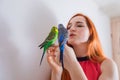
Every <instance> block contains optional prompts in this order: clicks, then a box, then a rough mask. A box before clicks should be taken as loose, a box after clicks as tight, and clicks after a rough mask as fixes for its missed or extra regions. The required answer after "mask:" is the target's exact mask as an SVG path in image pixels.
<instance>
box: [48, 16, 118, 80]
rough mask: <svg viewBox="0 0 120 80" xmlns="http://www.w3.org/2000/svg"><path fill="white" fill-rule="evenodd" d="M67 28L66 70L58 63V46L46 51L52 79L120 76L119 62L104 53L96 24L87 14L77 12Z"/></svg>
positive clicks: (100, 79) (92, 79) (95, 79)
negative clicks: (116, 62)
mask: <svg viewBox="0 0 120 80" xmlns="http://www.w3.org/2000/svg"><path fill="white" fill-rule="evenodd" d="M67 30H68V32H69V38H68V42H67V45H65V52H64V67H65V69H64V70H63V69H62V67H61V63H59V57H58V56H59V48H58V46H57V45H56V46H52V47H50V48H49V49H48V51H47V53H48V54H47V60H48V63H49V65H50V67H51V69H52V72H51V80H119V77H118V72H117V71H118V70H117V67H116V64H115V63H114V61H112V60H111V59H108V58H107V57H105V56H104V53H103V50H102V48H101V45H100V41H99V38H98V35H97V32H96V29H95V26H94V24H93V23H92V21H91V20H90V19H89V18H88V17H87V16H85V15H83V14H76V15H74V16H73V17H72V18H71V19H70V20H69V22H68V25H67Z"/></svg>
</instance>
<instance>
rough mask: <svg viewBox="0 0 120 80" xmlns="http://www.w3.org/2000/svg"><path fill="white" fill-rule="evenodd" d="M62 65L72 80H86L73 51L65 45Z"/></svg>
mask: <svg viewBox="0 0 120 80" xmlns="http://www.w3.org/2000/svg"><path fill="white" fill-rule="evenodd" d="M64 65H65V68H66V69H67V70H68V72H69V74H70V77H71V79H72V80H87V77H86V75H85V73H84V71H83V69H82V67H81V66H80V64H79V62H78V61H77V59H76V55H75V53H74V50H73V49H72V48H71V47H69V46H67V45H66V46H65V53H64Z"/></svg>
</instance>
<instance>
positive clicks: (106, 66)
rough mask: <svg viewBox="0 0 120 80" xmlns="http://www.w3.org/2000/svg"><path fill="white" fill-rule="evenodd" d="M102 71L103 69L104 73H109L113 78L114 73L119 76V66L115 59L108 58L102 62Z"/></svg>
mask: <svg viewBox="0 0 120 80" xmlns="http://www.w3.org/2000/svg"><path fill="white" fill-rule="evenodd" d="M101 71H102V73H104V74H105V75H107V76H109V77H111V78H112V77H114V75H116V77H118V75H117V74H118V68H117V65H116V63H115V61H114V60H113V59H110V58H106V59H105V60H104V61H103V62H102V63H101Z"/></svg>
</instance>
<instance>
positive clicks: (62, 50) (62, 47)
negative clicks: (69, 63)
mask: <svg viewBox="0 0 120 80" xmlns="http://www.w3.org/2000/svg"><path fill="white" fill-rule="evenodd" d="M63 53H64V45H61V47H60V62H61V64H62V68H63V69H64V63H63Z"/></svg>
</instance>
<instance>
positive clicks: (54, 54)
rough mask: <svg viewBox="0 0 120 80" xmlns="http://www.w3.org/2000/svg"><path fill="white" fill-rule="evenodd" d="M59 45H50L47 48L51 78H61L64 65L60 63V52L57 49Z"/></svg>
mask: <svg viewBox="0 0 120 80" xmlns="http://www.w3.org/2000/svg"><path fill="white" fill-rule="evenodd" d="M56 48H57V46H53V47H50V48H49V49H48V50H47V61H48V63H49V65H50V67H51V79H50V80H61V75H62V67H61V64H60V63H59V60H58V59H59V58H58V57H59V52H58V51H57V50H56Z"/></svg>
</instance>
